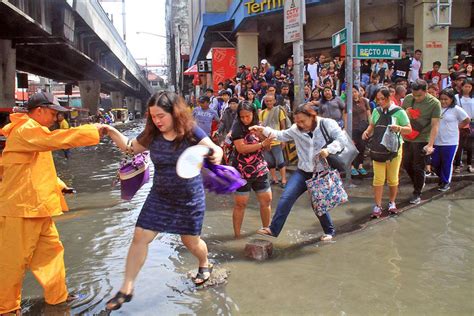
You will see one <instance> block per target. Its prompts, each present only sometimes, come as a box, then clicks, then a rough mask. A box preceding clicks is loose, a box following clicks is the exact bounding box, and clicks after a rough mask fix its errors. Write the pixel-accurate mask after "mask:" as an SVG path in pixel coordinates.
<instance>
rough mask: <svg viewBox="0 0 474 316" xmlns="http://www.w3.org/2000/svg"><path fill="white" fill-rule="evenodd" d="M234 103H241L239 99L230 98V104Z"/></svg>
mask: <svg viewBox="0 0 474 316" xmlns="http://www.w3.org/2000/svg"><path fill="white" fill-rule="evenodd" d="M232 102H235V103H239V99H237V98H230V99H229V103H232Z"/></svg>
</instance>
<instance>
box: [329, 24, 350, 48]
mask: <svg viewBox="0 0 474 316" xmlns="http://www.w3.org/2000/svg"><path fill="white" fill-rule="evenodd" d="M346 42H347V29H346V28H343V29H342V30H340V31H339V32H337V33H334V34H333V35H332V48H336V47H338V46H339V45H342V44H345V43H346Z"/></svg>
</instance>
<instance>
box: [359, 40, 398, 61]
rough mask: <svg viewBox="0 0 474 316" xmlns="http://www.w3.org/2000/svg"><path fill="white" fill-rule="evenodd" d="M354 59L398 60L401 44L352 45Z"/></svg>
mask: <svg viewBox="0 0 474 316" xmlns="http://www.w3.org/2000/svg"><path fill="white" fill-rule="evenodd" d="M354 47H355V53H354V58H356V59H400V58H402V44H354Z"/></svg>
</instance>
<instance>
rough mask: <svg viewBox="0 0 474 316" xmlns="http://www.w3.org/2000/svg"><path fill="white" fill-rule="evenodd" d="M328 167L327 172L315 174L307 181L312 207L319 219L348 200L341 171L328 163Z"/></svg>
mask: <svg viewBox="0 0 474 316" xmlns="http://www.w3.org/2000/svg"><path fill="white" fill-rule="evenodd" d="M325 161H326V160H325ZM326 166H327V167H326V168H325V171H323V172H319V173H316V172H315V173H313V177H312V178H311V179H309V180H306V187H307V188H308V192H309V194H310V197H311V206H312V207H313V211H314V213H315V214H316V216H318V217H320V216H322V215H323V214H325V213H327V212H329V211H330V210H332V209H333V208H335V207H336V206H338V205H340V204H342V203H345V202H347V200H348V196H347V192H346V191H345V190H344V186H343V184H342V180H341V175H340V174H339V171H337V170H335V169H332V168H331V167H330V166H329V164H328V162H327V161H326Z"/></svg>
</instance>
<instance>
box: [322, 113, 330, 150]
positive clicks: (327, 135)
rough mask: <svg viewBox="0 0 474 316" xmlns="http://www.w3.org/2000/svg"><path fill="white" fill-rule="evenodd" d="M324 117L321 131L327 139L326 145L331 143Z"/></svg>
mask: <svg viewBox="0 0 474 316" xmlns="http://www.w3.org/2000/svg"><path fill="white" fill-rule="evenodd" d="M323 122H324V121H323V119H321V121H320V124H321V133H322V134H323V137H324V140H325V141H326V145H327V144H328V143H329V134H328V131H327V130H326V127H325V126H324V123H323Z"/></svg>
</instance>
